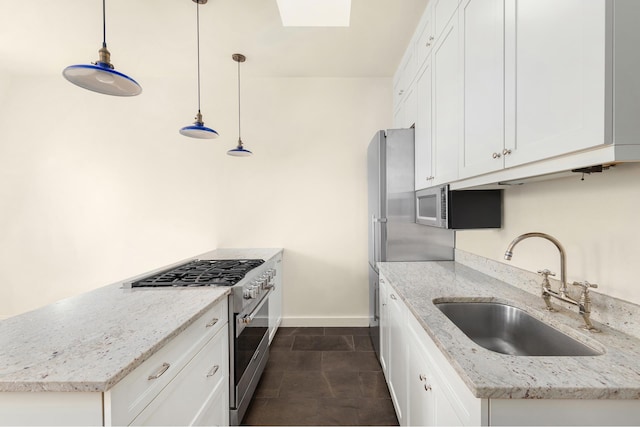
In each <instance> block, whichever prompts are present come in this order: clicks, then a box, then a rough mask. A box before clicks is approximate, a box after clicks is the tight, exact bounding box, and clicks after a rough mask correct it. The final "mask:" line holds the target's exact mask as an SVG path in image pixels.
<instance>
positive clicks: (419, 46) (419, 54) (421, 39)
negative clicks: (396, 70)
mask: <svg viewBox="0 0 640 427" xmlns="http://www.w3.org/2000/svg"><path fill="white" fill-rule="evenodd" d="M416 34H417V37H416V45H415V52H416V66H417V67H418V69H419V68H420V67H421V66H422V64H424V61H425V60H426V59H427V57H428V56H429V54H430V53H431V48H432V47H433V45H434V44H435V38H436V36H435V27H434V25H433V14H432V13H431V3H429V4H428V5H427V9H426V10H425V11H424V15H422V18H421V19H420V24H419V25H418V31H417V33H416Z"/></svg>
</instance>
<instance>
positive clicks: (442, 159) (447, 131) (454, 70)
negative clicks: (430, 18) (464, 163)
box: [431, 9, 462, 184]
mask: <svg viewBox="0 0 640 427" xmlns="http://www.w3.org/2000/svg"><path fill="white" fill-rule="evenodd" d="M435 10H436V9H434V11H435ZM436 22H437V21H436ZM458 43H459V34H458V21H457V19H451V20H450V21H449V23H448V24H447V25H446V26H445V28H444V29H443V31H442V34H441V35H440V37H439V38H438V39H437V41H436V45H435V46H434V48H433V50H432V52H431V61H432V65H433V71H432V72H433V76H432V80H433V85H432V102H433V104H432V106H433V111H432V117H433V122H432V123H433V131H432V132H433V133H432V135H433V140H432V142H433V154H434V164H433V172H434V174H433V176H434V179H433V181H432V184H440V183H445V182H450V181H454V180H456V179H457V178H458V145H459V142H460V127H461V126H460V119H461V116H462V110H461V108H462V79H461V74H460V71H461V67H460V55H459V49H458Z"/></svg>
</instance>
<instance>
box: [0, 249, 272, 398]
mask: <svg viewBox="0 0 640 427" xmlns="http://www.w3.org/2000/svg"><path fill="white" fill-rule="evenodd" d="M279 252H281V250H280V249H217V250H214V251H211V252H207V253H205V254H201V255H198V256H195V257H192V258H190V259H196V258H199V259H233V258H261V259H265V260H268V259H270V258H272V257H273V256H275V255H277V254H278V253H279ZM184 261H185V260H183V261H180V262H184ZM168 267H170V266H165V267H162V268H159V269H157V270H162V269H166V268H168ZM157 270H156V271H157ZM147 274H150V272H148V273H145V274H143V275H140V276H145V275H147ZM140 276H137V277H140ZM132 279H133V278H132ZM132 279H127V280H125V281H122V282H119V283H115V284H112V285H109V286H105V287H102V288H99V289H96V290H94V291H91V292H87V293H84V294H81V295H78V296H75V297H71V298H67V299H64V300H61V301H58V302H56V303H54V304H51V305H48V306H46V307H42V308H40V309H37V310H34V311H31V312H28V313H24V314H22V315H19V316H15V317H10V318H8V319H5V320H2V321H0V392H6V391H96V392H100V391H106V390H108V389H109V388H111V387H113V386H114V385H115V384H116V383H117V382H118V381H120V380H121V379H122V378H124V376H126V375H127V374H128V373H129V372H131V371H132V370H133V369H135V368H136V367H137V366H139V365H140V364H141V363H142V362H144V361H145V360H146V359H148V358H149V357H150V356H151V355H152V354H153V353H155V352H156V351H158V350H159V349H160V348H162V347H163V346H164V345H165V344H166V343H167V342H168V341H169V340H171V339H172V338H173V337H175V336H176V335H178V334H179V333H180V332H181V331H183V330H184V329H186V328H187V327H188V326H189V325H190V324H191V323H193V322H194V321H195V320H196V319H197V318H198V317H199V316H201V315H202V314H204V313H205V312H206V311H207V310H208V309H209V308H211V307H212V306H213V305H214V304H215V303H216V302H218V301H220V300H222V299H225V298H226V297H227V295H228V293H229V288H225V287H200V288H171V289H164V290H163V289H149V288H147V289H128V288H126V287H123V283H126V282H128V281H131V280H132Z"/></svg>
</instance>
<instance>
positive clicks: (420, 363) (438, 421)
mask: <svg viewBox="0 0 640 427" xmlns="http://www.w3.org/2000/svg"><path fill="white" fill-rule="evenodd" d="M408 317H409V319H408V321H407V326H408V339H409V343H410V344H409V351H408V353H409V359H410V361H409V363H408V364H407V371H408V372H407V375H408V395H409V402H408V414H407V421H408V425H412V426H415V425H425V426H432V425H435V426H462V425H487V424H488V422H487V421H488V420H487V410H486V405H487V401H486V400H482V399H478V398H476V397H475V396H473V394H472V393H471V392H470V391H469V389H468V388H467V386H466V385H465V384H464V382H462V379H461V378H460V377H459V376H458V374H457V373H456V372H455V371H453V368H452V367H451V366H450V365H449V364H448V362H446V360H445V359H444V356H443V355H442V353H440V351H439V350H438V349H437V347H436V346H435V343H434V342H433V341H432V340H431V338H429V336H428V335H427V333H426V332H425V330H424V328H423V327H422V325H420V323H419V322H418V321H417V319H416V318H415V317H414V316H412V315H411V314H409V316H408ZM483 405H484V406H483Z"/></svg>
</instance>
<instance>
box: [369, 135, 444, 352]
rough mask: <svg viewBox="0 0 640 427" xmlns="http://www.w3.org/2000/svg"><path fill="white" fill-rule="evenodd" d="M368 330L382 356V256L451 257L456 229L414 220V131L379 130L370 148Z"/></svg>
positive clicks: (397, 258) (411, 258)
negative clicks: (431, 225) (380, 321)
mask: <svg viewBox="0 0 640 427" xmlns="http://www.w3.org/2000/svg"><path fill="white" fill-rule="evenodd" d="M367 158H368V161H367V163H368V168H367V169H368V203H369V217H368V221H369V331H370V334H371V341H372V343H373V346H374V348H375V350H376V353H377V354H378V356H380V324H379V306H378V305H379V304H378V301H379V299H378V295H379V293H378V283H379V281H378V268H377V266H376V263H377V262H380V261H434V260H453V248H454V239H455V234H454V231H452V230H446V229H440V228H435V227H428V226H424V225H420V224H416V209H415V206H416V205H415V191H414V189H415V186H414V175H415V174H414V168H415V160H414V130H413V129H388V130H386V131H385V130H381V131H378V132H376V134H375V135H374V137H373V139H372V140H371V143H370V144H369V148H368V152H367Z"/></svg>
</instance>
